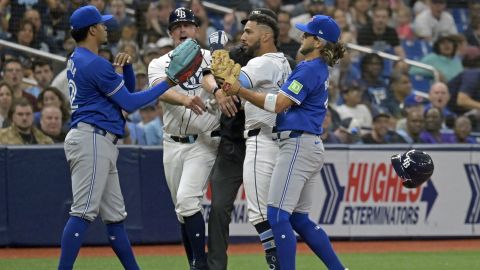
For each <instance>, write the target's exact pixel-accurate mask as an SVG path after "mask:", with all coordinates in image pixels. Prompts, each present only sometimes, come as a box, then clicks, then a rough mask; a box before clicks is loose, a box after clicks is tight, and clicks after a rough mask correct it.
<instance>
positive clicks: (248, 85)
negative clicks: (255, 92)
mask: <svg viewBox="0 0 480 270" xmlns="http://www.w3.org/2000/svg"><path fill="white" fill-rule="evenodd" d="M238 81H239V82H240V85H241V86H242V87H243V88H247V89H252V83H251V82H250V79H248V77H247V75H245V73H243V72H240V77H238Z"/></svg>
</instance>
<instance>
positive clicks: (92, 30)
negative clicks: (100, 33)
mask: <svg viewBox="0 0 480 270" xmlns="http://www.w3.org/2000/svg"><path fill="white" fill-rule="evenodd" d="M96 27H97V25H96V24H94V25H92V26H90V27H89V28H88V32H89V33H90V35H92V36H95V32H96V31H97V28H96Z"/></svg>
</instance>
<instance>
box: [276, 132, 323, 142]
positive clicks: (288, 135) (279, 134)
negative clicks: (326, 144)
mask: <svg viewBox="0 0 480 270" xmlns="http://www.w3.org/2000/svg"><path fill="white" fill-rule="evenodd" d="M304 134H310V135H313V136H319V135H318V134H312V133H309V132H306V131H303V130H285V131H280V132H277V139H278V140H285V139H289V138H298V137H300V136H302V135H304Z"/></svg>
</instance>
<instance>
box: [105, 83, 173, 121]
mask: <svg viewBox="0 0 480 270" xmlns="http://www.w3.org/2000/svg"><path fill="white" fill-rule="evenodd" d="M168 89H170V85H169V84H168V83H167V82H166V81H163V82H161V83H159V84H157V85H155V86H154V87H152V88H150V89H148V90H145V91H140V92H135V93H130V92H129V91H128V89H127V88H126V87H125V86H122V87H121V88H120V90H118V91H117V92H116V93H115V94H114V95H112V96H111V97H110V98H111V99H112V100H113V101H114V102H115V103H116V104H117V105H118V106H120V107H121V108H122V109H124V110H125V111H127V112H129V113H130V112H134V111H135V110H137V109H140V108H141V107H143V106H145V105H147V104H148V103H150V102H152V101H154V100H155V99H156V98H158V97H159V96H161V95H162V94H163V93H165V92H166V91H167V90H168Z"/></svg>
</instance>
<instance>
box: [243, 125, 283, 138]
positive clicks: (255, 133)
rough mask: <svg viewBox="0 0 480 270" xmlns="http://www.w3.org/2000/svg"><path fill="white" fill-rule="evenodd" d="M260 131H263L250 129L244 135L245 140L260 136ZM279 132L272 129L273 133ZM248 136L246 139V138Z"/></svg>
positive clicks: (275, 128)
mask: <svg viewBox="0 0 480 270" xmlns="http://www.w3.org/2000/svg"><path fill="white" fill-rule="evenodd" d="M260 131H262V129H261V128H256V129H250V130H248V131H247V130H245V133H244V138H250V137H253V136H257V135H258V134H260ZM275 132H277V127H273V128H272V133H275ZM245 135H246V137H245Z"/></svg>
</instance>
